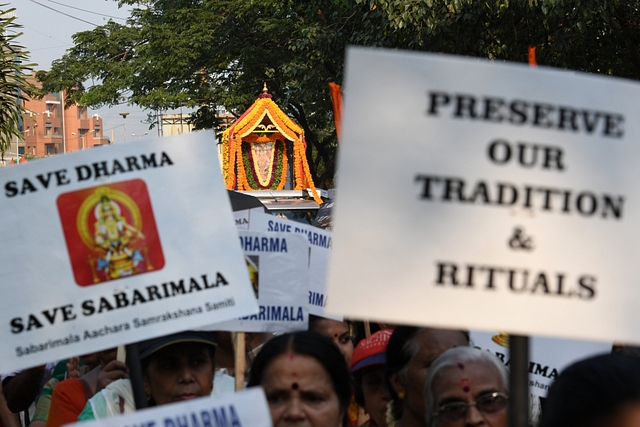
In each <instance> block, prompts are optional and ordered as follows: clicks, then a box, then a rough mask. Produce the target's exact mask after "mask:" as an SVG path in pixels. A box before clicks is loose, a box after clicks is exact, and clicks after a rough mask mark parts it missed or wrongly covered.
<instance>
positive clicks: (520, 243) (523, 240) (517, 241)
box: [509, 227, 533, 251]
mask: <svg viewBox="0 0 640 427" xmlns="http://www.w3.org/2000/svg"><path fill="white" fill-rule="evenodd" d="M509 247H510V248H511V249H516V250H517V249H522V250H525V251H531V250H533V240H532V239H531V237H527V236H525V235H524V231H523V230H522V228H520V227H516V228H515V229H514V230H513V236H512V237H511V239H509Z"/></svg>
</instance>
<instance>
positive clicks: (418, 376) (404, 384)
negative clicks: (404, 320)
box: [386, 326, 469, 427]
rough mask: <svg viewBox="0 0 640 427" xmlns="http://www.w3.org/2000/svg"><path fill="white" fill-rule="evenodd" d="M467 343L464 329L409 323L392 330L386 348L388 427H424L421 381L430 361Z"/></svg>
mask: <svg viewBox="0 0 640 427" xmlns="http://www.w3.org/2000/svg"><path fill="white" fill-rule="evenodd" d="M468 345H469V333H468V332H466V331H461V330H449V329H431V328H417V327H412V326H398V327H396V328H395V329H394V331H393V335H391V338H390V339H389V344H388V345H387V351H386V359H387V381H388V382H389V391H390V393H391V403H390V410H389V419H388V424H389V426H390V427H426V422H425V419H424V413H425V408H424V380H425V378H426V377H427V373H428V372H429V368H430V367H431V364H432V363H433V361H434V360H435V359H436V358H437V357H438V356H440V355H441V354H442V353H444V352H445V351H446V350H448V349H450V348H454V347H465V346H468Z"/></svg>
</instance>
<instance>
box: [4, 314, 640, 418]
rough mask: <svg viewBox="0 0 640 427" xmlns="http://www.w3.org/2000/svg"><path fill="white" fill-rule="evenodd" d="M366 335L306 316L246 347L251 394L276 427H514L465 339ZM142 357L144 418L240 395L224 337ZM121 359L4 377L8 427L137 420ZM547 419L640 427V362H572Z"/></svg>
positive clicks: (505, 384) (613, 358)
mask: <svg viewBox="0 0 640 427" xmlns="http://www.w3.org/2000/svg"><path fill="white" fill-rule="evenodd" d="M361 326H362V325H361V324H357V323H354V322H350V321H346V320H335V319H328V318H321V317H317V316H310V320H309V330H307V331H300V332H295V333H287V334H280V335H278V334H255V335H252V336H250V337H249V339H248V342H249V348H247V349H246V350H248V352H247V356H248V360H249V361H250V364H249V366H248V368H247V375H248V376H247V382H246V384H245V386H246V387H256V386H260V387H262V388H263V389H264V392H265V395H266V398H267V402H268V406H269V409H270V412H271V417H272V421H273V425H274V426H275V427H284V426H308V427H348V426H379V427H454V426H486V427H506V426H507V423H508V417H507V412H508V406H509V405H508V403H509V380H508V373H507V368H506V367H505V366H504V364H503V363H502V362H501V360H500V359H498V358H497V357H495V356H494V355H493V354H491V353H489V352H488V351H485V350H480V349H478V348H474V347H473V346H472V343H471V342H470V339H469V333H468V332H467V331H461V330H445V329H433V328H419V327H412V326H390V325H377V324H375V325H373V329H374V332H373V333H369V331H367V333H363V332H362V329H363V328H362V327H361ZM360 335H362V336H361V337H360V339H358V338H359V336H360ZM136 347H137V353H138V358H139V362H140V366H141V371H142V387H143V389H144V394H145V398H146V403H147V405H148V406H158V405H164V404H167V403H172V402H179V401H185V400H189V399H194V398H198V397H204V396H211V395H213V396H219V395H223V394H226V393H233V392H234V383H235V381H234V379H233V377H232V375H233V374H236V373H237V372H236V371H235V366H234V365H233V357H232V353H233V347H232V340H231V339H230V335H229V333H228V332H205V331H184V332H180V333H175V334H171V335H168V336H164V337H160V338H153V339H150V340H146V341H143V342H140V343H137V344H136ZM118 359H119V358H118V357H117V355H116V349H115V348H114V349H107V350H105V351H101V352H98V353H94V354H88V355H83V356H81V357H76V358H71V359H69V360H63V361H60V362H57V363H50V364H47V365H44V366H39V367H35V368H31V369H26V370H23V371H17V372H11V373H6V374H4V375H3V376H2V393H1V394H0V421H1V423H2V427H21V426H23V427H29V426H31V427H60V426H62V425H65V424H68V423H73V422H76V421H77V422H82V421H87V420H95V419H104V418H108V417H113V416H116V415H119V414H126V413H130V412H133V411H135V410H136V401H135V398H134V388H135V385H133V386H132V380H131V379H130V378H129V377H130V371H129V367H128V366H127V364H126V363H124V362H123V361H121V360H118ZM542 407H543V408H542V411H541V412H542V416H541V417H537V416H536V417H531V425H532V426H533V425H538V426H539V427H573V426H575V427H605V426H607V427H638V426H640V359H639V358H638V357H637V356H635V355H628V354H622V352H615V351H614V352H612V353H611V354H605V355H600V356H596V357H592V358H588V359H586V360H583V361H580V362H577V363H575V364H573V365H572V366H570V367H568V368H567V369H565V370H564V371H563V372H562V373H561V374H560V376H559V377H558V378H557V379H556V381H555V382H554V383H553V385H552V387H551V389H550V391H549V394H548V396H547V398H546V399H544V401H543V405H542Z"/></svg>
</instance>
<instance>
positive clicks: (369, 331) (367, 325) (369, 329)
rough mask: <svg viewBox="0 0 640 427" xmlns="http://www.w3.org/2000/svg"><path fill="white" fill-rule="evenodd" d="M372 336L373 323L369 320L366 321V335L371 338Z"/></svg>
mask: <svg viewBox="0 0 640 427" xmlns="http://www.w3.org/2000/svg"><path fill="white" fill-rule="evenodd" d="M370 336H371V324H370V323H369V321H368V320H365V321H364V337H365V338H369V337H370Z"/></svg>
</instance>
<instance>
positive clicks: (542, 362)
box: [471, 331, 613, 397]
mask: <svg viewBox="0 0 640 427" xmlns="http://www.w3.org/2000/svg"><path fill="white" fill-rule="evenodd" d="M471 343H472V345H473V346H474V347H477V348H481V349H483V350H488V351H490V352H491V353H493V354H495V355H496V356H497V357H498V358H499V359H500V360H502V362H503V363H505V364H506V365H507V367H508V366H509V360H510V351H509V336H508V335H507V334H506V333H505V332H500V331H493V332H485V331H471ZM612 345H613V344H612V343H610V342H609V343H602V342H596V341H578V340H566V339H559V338H547V337H531V340H530V342H529V368H528V371H529V392H530V393H531V394H534V395H536V396H540V397H547V393H548V391H549V387H550V386H551V384H552V383H553V381H555V379H556V378H557V377H558V375H559V374H560V373H561V372H562V370H563V369H564V368H566V367H567V366H569V365H571V364H573V363H575V362H577V361H579V360H582V359H586V358H588V357H591V356H595V355H598V354H604V353H611V347H612Z"/></svg>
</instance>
